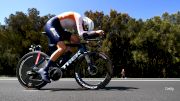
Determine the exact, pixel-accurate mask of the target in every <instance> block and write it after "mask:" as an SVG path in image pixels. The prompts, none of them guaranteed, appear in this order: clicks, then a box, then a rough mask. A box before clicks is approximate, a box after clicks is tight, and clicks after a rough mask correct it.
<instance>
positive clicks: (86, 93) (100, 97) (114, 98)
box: [0, 78, 180, 101]
mask: <svg viewBox="0 0 180 101" xmlns="http://www.w3.org/2000/svg"><path fill="white" fill-rule="evenodd" d="M179 99H180V79H129V78H128V79H113V80H112V81H111V82H110V83H109V85H108V86H107V87H106V88H105V89H99V90H83V89H81V87H80V86H79V85H78V84H77V83H76V82H75V80H74V79H61V80H59V81H57V82H53V83H51V84H48V85H47V86H45V87H44V88H42V90H27V89H25V88H23V87H22V86H21V85H20V84H19V82H18V81H17V79H16V78H0V101H179Z"/></svg>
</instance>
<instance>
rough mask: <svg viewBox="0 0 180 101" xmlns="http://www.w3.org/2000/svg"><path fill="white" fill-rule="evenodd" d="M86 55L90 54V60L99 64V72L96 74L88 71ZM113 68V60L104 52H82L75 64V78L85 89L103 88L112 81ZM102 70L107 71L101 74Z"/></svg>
mask: <svg viewBox="0 0 180 101" xmlns="http://www.w3.org/2000/svg"><path fill="white" fill-rule="evenodd" d="M85 55H88V56H89V58H90V60H91V61H92V62H93V63H94V64H95V65H96V66H97V70H98V72H97V73H96V75H91V74H89V73H88V71H87V66H88V65H87V62H86V59H85ZM112 69H113V68H112V62H111V60H110V59H109V58H108V56H106V55H105V54H104V53H98V52H88V53H86V54H82V55H81V56H80V57H79V59H78V62H77V65H76V66H75V79H76V82H77V83H78V84H79V85H80V86H81V87H83V88H85V89H102V88H104V87H105V86H106V85H107V84H108V83H109V82H110V81H111V77H112V75H113V70H112ZM82 72H83V73H82ZM99 72H100V73H99ZM101 72H105V73H102V75H101ZM95 78H98V79H95Z"/></svg>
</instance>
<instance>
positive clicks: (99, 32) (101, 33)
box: [96, 30, 104, 35]
mask: <svg viewBox="0 0 180 101" xmlns="http://www.w3.org/2000/svg"><path fill="white" fill-rule="evenodd" d="M96 33H97V34H99V35H104V31H103V30H97V31H96Z"/></svg>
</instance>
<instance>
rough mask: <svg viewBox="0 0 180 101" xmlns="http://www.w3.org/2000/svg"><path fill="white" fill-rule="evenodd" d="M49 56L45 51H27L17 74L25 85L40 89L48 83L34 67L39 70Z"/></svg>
mask: <svg viewBox="0 0 180 101" xmlns="http://www.w3.org/2000/svg"><path fill="white" fill-rule="evenodd" d="M47 58H48V56H47V55H46V54H45V53H43V52H40V51H34V52H30V53H27V54H26V55H24V56H23V57H22V58H21V59H20V61H19V63H18V65H17V68H16V75H17V78H18V81H19V82H20V84H21V85H22V86H23V87H25V88H35V89H40V88H41V87H43V86H45V85H46V84H47V83H46V82H44V81H43V80H41V76H40V75H39V74H37V73H36V72H35V71H34V69H33V68H34V67H36V69H37V70H39V69H40V68H43V67H44V66H45V65H46V64H47ZM35 64H37V65H35Z"/></svg>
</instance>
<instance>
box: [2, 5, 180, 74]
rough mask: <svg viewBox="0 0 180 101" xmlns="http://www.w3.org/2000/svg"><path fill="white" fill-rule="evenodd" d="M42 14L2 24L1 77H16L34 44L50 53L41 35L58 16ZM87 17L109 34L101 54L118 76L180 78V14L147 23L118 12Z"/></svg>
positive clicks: (22, 15)
mask: <svg viewBox="0 0 180 101" xmlns="http://www.w3.org/2000/svg"><path fill="white" fill-rule="evenodd" d="M39 14H40V12H39V11H38V10H37V9H36V8H30V9H28V12H27V14H26V13H23V12H16V13H15V14H11V15H9V17H8V18H5V22H6V24H5V25H1V24H0V38H1V40H0V75H15V68H16V65H17V62H18V60H19V58H21V57H22V56H23V55H24V54H25V53H27V52H28V48H29V46H30V45H31V44H41V45H42V46H43V51H45V52H46V51H47V50H48V49H47V38H46V37H45V36H44V35H42V34H41V32H42V31H44V29H43V27H44V25H45V23H46V22H47V21H48V19H50V18H51V17H53V16H54V15H51V14H48V15H45V16H40V15H39ZM85 15H86V16H88V17H90V18H91V19H92V20H93V21H94V23H95V29H102V30H104V31H105V33H106V39H105V40H104V41H103V43H102V48H101V50H100V51H103V52H105V53H106V54H108V55H109V57H110V58H111V60H112V62H113V65H114V76H116V77H120V76H121V74H120V73H121V69H122V68H124V69H125V71H126V76H128V77H180V74H179V72H180V66H179V64H180V11H178V12H177V13H175V14H169V13H167V12H165V13H164V14H163V15H162V16H155V17H153V18H151V19H148V20H146V21H143V20H142V19H138V20H137V19H134V18H132V17H130V16H129V15H128V14H124V13H119V12H117V11H115V10H111V11H110V14H109V15H105V14H104V13H103V12H98V11H96V12H92V11H87V12H85ZM93 44H94V43H93ZM91 48H92V50H93V47H91ZM82 65H83V64H82Z"/></svg>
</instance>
